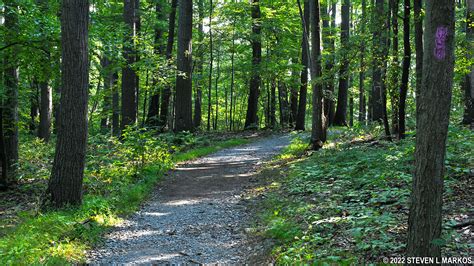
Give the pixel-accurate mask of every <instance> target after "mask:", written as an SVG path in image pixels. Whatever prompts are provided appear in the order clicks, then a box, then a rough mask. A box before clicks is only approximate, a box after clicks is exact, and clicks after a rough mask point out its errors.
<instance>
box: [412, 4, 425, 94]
mask: <svg viewBox="0 0 474 266" xmlns="http://www.w3.org/2000/svg"><path fill="white" fill-rule="evenodd" d="M422 5H423V4H422V0H413V13H414V16H415V52H416V89H415V91H416V95H419V94H420V93H419V92H420V89H421V80H422V77H423V16H422V11H421V9H422Z"/></svg>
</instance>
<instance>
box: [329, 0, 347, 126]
mask: <svg viewBox="0 0 474 266" xmlns="http://www.w3.org/2000/svg"><path fill="white" fill-rule="evenodd" d="M350 4H351V3H350V1H349V0H344V2H343V4H342V9H341V18H342V22H341V47H342V48H341V49H342V50H343V51H344V52H343V55H342V56H343V58H342V60H341V68H340V71H339V89H338V94H337V108H336V114H335V115H334V121H333V124H334V125H336V126H346V125H347V121H346V116H347V95H348V90H349V77H348V74H349V73H348V72H349V59H348V55H347V51H348V50H349V15H350Z"/></svg>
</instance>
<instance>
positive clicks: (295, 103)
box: [289, 58, 299, 129]
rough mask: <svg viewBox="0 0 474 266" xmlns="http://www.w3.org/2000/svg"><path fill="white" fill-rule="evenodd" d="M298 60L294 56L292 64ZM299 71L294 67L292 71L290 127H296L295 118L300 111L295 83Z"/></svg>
mask: <svg viewBox="0 0 474 266" xmlns="http://www.w3.org/2000/svg"><path fill="white" fill-rule="evenodd" d="M297 61H298V59H297V58H293V59H292V60H291V62H292V64H296V62H297ZM298 76H299V73H298V72H296V71H295V70H294V69H293V70H292V71H291V78H292V79H291V87H290V92H291V93H290V110H291V112H290V117H289V123H290V128H292V129H293V128H295V120H296V114H297V112H298V87H296V85H295V84H297V80H298Z"/></svg>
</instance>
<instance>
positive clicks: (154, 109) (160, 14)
mask: <svg viewBox="0 0 474 266" xmlns="http://www.w3.org/2000/svg"><path fill="white" fill-rule="evenodd" d="M163 9H164V2H163V1H162V0H158V1H156V4H155V13H156V19H157V21H159V22H161V21H164V20H165V13H164V11H163ZM163 31H164V29H163V28H162V27H161V24H160V23H157V24H156V25H155V36H154V44H153V53H154V54H155V55H159V56H163V55H164V53H165V49H164V47H163V41H162V39H163ZM155 75H158V73H156V74H155ZM155 75H154V77H153V83H152V84H153V85H152V87H153V92H154V93H153V95H152V96H151V97H150V105H149V107H148V114H147V122H146V123H147V125H149V126H152V127H157V126H158V124H159V116H160V97H161V87H160V84H159V82H158V80H159V79H158V78H157V77H156V76H155Z"/></svg>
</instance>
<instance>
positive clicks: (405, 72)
mask: <svg viewBox="0 0 474 266" xmlns="http://www.w3.org/2000/svg"><path fill="white" fill-rule="evenodd" d="M410 9H411V8H410V0H404V11H403V12H404V16H403V67H402V83H401V86H400V100H399V101H398V102H399V107H398V112H399V114H398V118H399V125H398V126H399V130H398V138H399V139H403V138H405V131H406V128H405V116H406V115H405V110H406V100H407V93H408V78H409V75H410V63H411V46H410Z"/></svg>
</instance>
